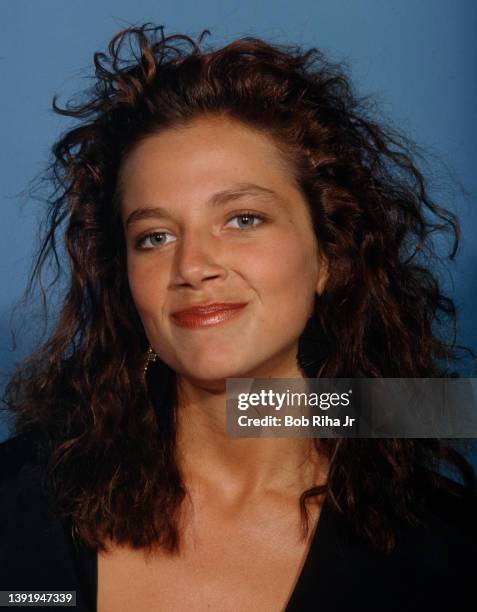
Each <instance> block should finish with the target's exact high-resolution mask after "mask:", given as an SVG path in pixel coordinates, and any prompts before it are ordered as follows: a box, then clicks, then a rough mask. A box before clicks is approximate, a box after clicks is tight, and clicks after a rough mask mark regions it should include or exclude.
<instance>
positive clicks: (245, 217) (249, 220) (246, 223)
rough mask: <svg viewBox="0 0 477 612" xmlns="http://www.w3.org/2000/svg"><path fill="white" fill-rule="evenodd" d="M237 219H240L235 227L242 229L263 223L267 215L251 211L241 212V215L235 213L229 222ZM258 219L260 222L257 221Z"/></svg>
mask: <svg viewBox="0 0 477 612" xmlns="http://www.w3.org/2000/svg"><path fill="white" fill-rule="evenodd" d="M235 219H237V221H238V223H237V225H235V228H236V229H241V230H244V229H249V228H254V227H256V226H257V225H261V224H262V223H263V222H264V221H265V217H263V216H262V215H258V214H256V213H251V212H244V213H240V214H239V215H234V216H233V217H232V218H231V219H230V221H229V223H231V222H232V221H234V220H235ZM257 220H258V223H257V222H256V221H257Z"/></svg>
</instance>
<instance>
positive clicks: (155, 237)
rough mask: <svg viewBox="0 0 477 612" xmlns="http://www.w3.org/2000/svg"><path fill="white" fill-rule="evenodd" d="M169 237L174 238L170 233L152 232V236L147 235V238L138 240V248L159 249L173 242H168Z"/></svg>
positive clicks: (143, 237)
mask: <svg viewBox="0 0 477 612" xmlns="http://www.w3.org/2000/svg"><path fill="white" fill-rule="evenodd" d="M167 236H170V237H172V238H174V237H173V236H172V234H169V232H152V233H150V234H146V235H145V236H141V237H140V238H138V239H137V241H136V248H138V249H158V248H160V247H163V246H164V245H166V244H169V242H171V241H170V240H167Z"/></svg>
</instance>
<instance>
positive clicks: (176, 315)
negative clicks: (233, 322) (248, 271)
mask: <svg viewBox="0 0 477 612" xmlns="http://www.w3.org/2000/svg"><path fill="white" fill-rule="evenodd" d="M246 305H247V304H246V303H231V302H221V303H218V302H216V303H214V304H204V305H198V306H191V307H190V308H184V309H183V310H176V311H175V312H173V313H172V320H173V321H174V323H176V325H179V326H180V327H185V328H187V329H201V328H204V327H211V326H212V325H218V324H219V323H223V322H224V321H228V320H230V319H232V318H234V317H236V316H238V315H239V314H240V313H241V312H242V310H243V309H244V308H245V306H246Z"/></svg>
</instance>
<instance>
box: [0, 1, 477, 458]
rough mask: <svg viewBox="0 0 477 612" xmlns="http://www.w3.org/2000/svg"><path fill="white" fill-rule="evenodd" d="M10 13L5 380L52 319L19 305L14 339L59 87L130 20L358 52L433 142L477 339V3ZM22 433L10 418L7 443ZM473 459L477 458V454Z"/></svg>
mask: <svg viewBox="0 0 477 612" xmlns="http://www.w3.org/2000/svg"><path fill="white" fill-rule="evenodd" d="M0 11H1V15H0V17H1V26H0V32H1V36H0V70H1V87H2V89H1V91H2V96H1V98H0V105H1V113H0V121H1V134H2V138H1V139H0V160H1V163H0V168H1V181H0V199H1V205H2V208H1V228H2V238H1V240H0V255H1V257H0V283H1V287H2V290H1V292H0V371H1V372H2V374H3V376H2V379H1V387H2V389H3V386H4V381H5V376H7V375H8V373H9V372H11V371H12V369H13V366H14V364H15V362H17V361H18V360H19V359H20V358H22V357H23V356H25V355H26V354H27V353H28V352H29V350H30V348H31V347H32V345H33V342H34V339H35V335H37V334H38V332H39V330H40V329H41V320H40V318H39V314H40V312H35V311H34V310H31V307H30V310H28V311H24V310H23V311H21V310H20V311H18V312H17V315H16V316H15V319H14V321H13V322H14V323H15V324H16V332H17V342H18V343H17V346H16V347H14V346H13V344H12V339H11V332H10V330H11V326H12V319H11V317H12V309H13V307H14V306H15V304H16V303H17V302H18V300H19V299H20V297H21V295H22V293H23V291H24V289H25V285H26V282H27V279H28V274H29V272H30V270H31V259H32V255H33V253H34V251H35V248H36V246H37V244H38V243H37V232H38V226H39V222H40V219H41V217H42V211H43V209H44V205H42V203H41V202H39V201H37V200H33V199H32V198H31V197H30V196H29V194H28V187H29V184H30V181H32V180H33V179H34V178H35V177H36V176H37V175H38V174H39V173H40V172H41V171H42V169H44V168H45V167H46V165H47V163H48V160H49V155H50V147H51V145H52V144H53V142H54V141H55V140H56V139H57V138H58V137H59V135H60V134H61V133H62V132H64V131H65V130H67V129H68V128H69V127H70V126H71V120H69V119H66V118H62V117H59V116H57V115H55V114H54V113H53V111H52V110H51V100H52V97H53V95H54V94H59V96H60V98H59V103H60V105H62V104H64V103H65V102H66V100H68V99H69V98H70V97H71V96H72V95H73V94H74V93H77V92H79V91H81V90H82V89H84V88H85V87H87V86H89V85H90V84H91V83H92V80H91V78H90V77H91V76H92V74H93V68H92V56H93V53H94V52H95V51H99V50H104V49H105V47H106V44H107V42H108V41H109V39H110V38H111V37H112V36H113V35H114V34H115V33H116V32H117V31H119V30H120V29H123V28H126V27H128V26H130V25H141V24H143V23H145V22H153V23H154V24H156V25H164V26H165V33H166V34H173V33H177V32H178V33H185V34H189V35H190V36H192V37H193V38H197V36H198V35H199V34H200V32H201V31H202V30H203V29H208V30H210V32H211V36H209V37H207V43H208V44H211V45H214V46H222V45H224V44H227V43H228V42H230V41H231V40H233V39H234V38H237V37H239V36H245V35H252V36H258V37H261V38H265V39H266V40H268V41H270V42H276V43H293V44H298V45H299V46H301V47H303V48H309V47H318V48H319V49H321V50H323V51H324V52H325V53H326V54H327V55H328V57H330V59H332V60H334V61H343V60H344V61H346V62H347V64H348V69H349V73H350V74H351V77H352V80H353V83H354V84H355V86H356V89H357V91H358V92H359V93H360V94H362V95H365V94H369V95H370V96H371V97H372V98H373V99H375V100H376V101H377V103H378V107H379V110H380V115H379V116H380V117H381V118H385V119H386V120H387V121H388V122H390V123H391V124H392V125H395V126H396V127H397V128H398V129H400V130H402V131H404V132H405V133H406V134H407V135H409V136H410V137H411V138H412V139H413V140H414V141H416V142H417V143H418V144H419V145H421V146H422V147H423V149H424V150H425V151H426V152H427V161H428V165H427V166H423V169H424V171H425V172H426V173H428V174H429V173H430V175H431V176H432V178H433V180H434V183H433V185H434V187H433V189H432V190H431V193H432V195H433V196H434V198H435V199H436V201H437V202H438V203H441V204H442V205H444V206H445V207H447V208H449V209H450V210H452V211H454V212H455V213H456V214H457V215H458V216H459V218H460V220H461V223H462V229H463V236H462V241H461V247H460V250H459V253H458V256H457V260H456V262H455V264H452V265H450V266H448V268H447V272H446V273H444V274H443V275H442V276H441V279H442V281H443V283H444V287H445V289H446V291H447V293H448V294H449V295H450V296H451V297H452V298H453V300H454V301H455V303H456V305H457V308H458V315H459V329H458V339H459V340H460V342H462V343H464V344H466V345H467V346H470V347H472V348H474V350H475V349H476V348H477V326H476V317H477V313H476V311H475V308H474V304H475V303H476V300H477V282H476V269H477V240H476V239H475V232H476V230H477V203H476V197H477V178H476V173H475V160H476V159H477V95H476V93H477V84H476V74H477V47H476V44H475V32H476V31H477V3H476V2H475V1H474V0H419V1H418V2H416V0H400V1H399V2H398V1H397V0H295V2H285V1H283V0H274V1H272V0H261V1H260V0H242V1H241V2H240V4H239V3H236V2H227V0H225V1H219V0H203V1H202V2H200V3H198V2H194V1H192V0H162V1H157V0H140V1H136V2H131V1H130V0H96V1H93V0H83V1H82V2H65V1H64V0H16V1H15V2H13V1H11V0H0ZM459 185H460V187H459ZM112 350H114V347H112ZM464 367H465V366H463V368H464ZM462 374H463V375H471V373H470V371H469V370H465V369H464V370H463V371H462ZM474 375H475V373H474ZM8 435H9V430H8V428H7V425H6V423H5V420H4V419H3V418H2V416H1V415H0V439H3V438H5V437H8ZM472 460H473V462H474V464H477V458H476V456H475V455H474V456H473V457H472Z"/></svg>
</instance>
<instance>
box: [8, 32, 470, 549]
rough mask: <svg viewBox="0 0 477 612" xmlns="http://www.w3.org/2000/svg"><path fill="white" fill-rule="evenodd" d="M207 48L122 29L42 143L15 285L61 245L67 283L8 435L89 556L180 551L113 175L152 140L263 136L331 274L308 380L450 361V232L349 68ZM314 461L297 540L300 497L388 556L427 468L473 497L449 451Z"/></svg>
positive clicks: (249, 47) (404, 446)
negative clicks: (242, 128) (254, 132)
mask: <svg viewBox="0 0 477 612" xmlns="http://www.w3.org/2000/svg"><path fill="white" fill-rule="evenodd" d="M206 33H207V31H204V32H203V33H202V35H201V36H200V37H199V39H198V40H197V41H194V40H193V39H191V38H190V37H188V36H185V35H178V34H177V35H170V36H166V35H165V34H164V29H163V27H162V26H161V27H154V26H151V25H149V24H146V25H144V26H142V27H139V28H128V29H127V30H124V31H122V32H120V33H119V34H117V35H116V36H115V37H114V38H113V40H112V41H111V42H110V44H109V48H108V53H96V54H95V55H94V64H95V68H96V71H95V74H96V78H95V81H94V84H93V85H92V86H91V87H90V88H89V89H88V90H87V91H86V92H85V93H84V94H83V98H80V99H79V100H78V99H76V102H74V103H73V102H70V103H69V104H67V105H66V106H65V107H60V106H59V105H58V103H57V99H56V97H55V98H54V99H53V109H54V110H55V111H56V112H57V113H59V114H61V115H66V116H67V117H69V118H72V119H74V120H75V121H76V122H77V124H76V126H74V127H72V128H71V129H70V130H69V131H67V132H66V133H65V134H64V135H63V136H62V137H61V138H60V139H59V140H58V141H57V142H56V144H55V145H54V146H53V158H52V163H51V166H50V167H49V171H48V172H47V177H48V180H50V181H51V185H52V191H51V197H50V198H49V209H48V214H47V216H46V226H45V232H44V235H43V238H42V243H41V246H40V249H39V252H38V256H37V259H36V260H35V261H36V263H35V265H34V268H33V272H32V277H31V279H30V287H31V284H32V283H33V282H34V280H35V279H37V280H38V279H39V280H40V284H41V277H42V271H44V269H45V268H46V267H47V266H48V265H49V263H50V262H53V264H55V262H56V266H57V272H59V271H60V270H61V267H62V264H61V257H62V255H61V253H60V252H59V246H58V245H59V244H63V245H64V247H65V249H66V254H67V261H68V264H69V267H68V270H67V273H66V274H67V280H68V286H67V288H66V291H65V293H64V296H63V297H64V299H63V302H62V303H61V304H60V308H59V310H58V315H57V319H56V322H55V326H54V329H52V330H51V332H50V334H49V336H48V337H47V338H46V339H45V340H44V341H43V342H42V343H41V344H40V346H39V348H37V349H36V350H35V352H34V353H33V354H32V355H31V356H30V357H29V358H27V359H26V360H25V361H24V362H23V363H22V364H20V366H19V367H18V368H17V371H16V372H15V373H14V375H13V377H12V378H11V380H10V383H9V385H8V387H7V391H6V395H5V400H6V403H7V406H8V408H9V410H10V411H11V413H12V414H13V415H14V418H15V422H16V425H15V427H16V432H17V434H19V435H24V436H31V437H32V438H34V440H35V441H36V442H37V446H38V448H39V449H40V455H41V456H42V457H43V458H45V460H46V461H47V466H48V477H49V482H50V485H51V491H52V496H53V499H54V504H55V509H56V512H57V513H58V515H59V516H64V517H69V518H70V519H71V520H72V524H73V527H74V533H75V534H76V536H77V537H78V538H79V539H80V540H81V541H82V542H83V543H84V544H86V545H88V546H91V547H97V548H99V549H104V543H105V539H106V538H108V537H110V538H113V539H114V540H115V541H117V542H119V543H123V544H128V545H130V546H132V547H135V548H140V547H143V548H154V547H162V548H163V549H165V550H170V551H177V550H178V548H179V545H180V533H179V529H178V524H179V523H178V521H179V513H180V508H181V502H182V501H183V499H184V497H185V495H186V493H187V491H186V486H185V484H184V482H183V481H182V478H181V474H180V471H179V469H178V467H177V464H176V461H175V443H176V442H175V438H176V436H175V425H174V419H173V416H172V415H173V410H174V405H175V402H176V399H177V398H176V389H175V383H176V380H175V373H174V372H173V371H171V370H170V369H169V368H168V366H167V365H165V364H164V363H162V362H161V361H158V362H156V363H154V364H152V365H151V366H150V368H149V370H148V374H147V376H146V377H144V372H143V368H144V355H145V351H146V349H147V346H148V342H147V338H146V336H145V333H144V329H143V327H142V324H141V321H140V319H139V316H138V313H137V311H136V308H135V305H134V302H133V299H132V296H131V293H130V290H129V287H128V280H127V273H126V253H125V244H124V236H123V231H122V228H121V224H120V220H119V214H118V211H119V206H120V202H121V193H120V190H119V189H118V173H119V171H120V167H121V162H122V161H123V160H124V159H125V157H126V156H127V155H128V152H129V151H131V149H132V147H134V146H135V145H136V144H137V143H138V142H139V141H140V140H141V139H144V138H146V137H147V136H148V135H151V134H156V133H159V132H160V131H161V130H165V129H167V128H170V127H177V126H181V125H186V124H187V123H188V122H190V121H191V120H193V119H194V118H197V117H201V116H204V115H209V116H213V115H222V116H227V117H230V118H233V119H235V120H238V121H241V122H243V123H244V124H246V125H249V126H251V127H253V128H255V129H258V130H261V131H263V132H264V133H266V134H267V135H268V136H269V137H271V138H272V139H273V140H274V142H275V143H276V145H277V147H278V148H279V149H280V151H281V153H282V154H283V156H284V157H285V158H286V159H287V160H288V161H289V162H290V165H291V167H292V168H293V171H294V178H295V180H296V183H297V185H298V186H299V187H300V189H302V191H303V193H304V194H305V195H306V197H307V200H308V203H309V206H310V211H311V214H312V218H313V224H314V229H315V232H316V235H317V238H318V241H319V244H320V245H321V248H322V251H323V253H324V255H325V256H326V258H327V260H328V263H329V269H330V271H331V274H330V278H329V280H328V284H327V286H326V289H325V291H324V292H323V294H322V295H321V296H319V297H317V299H316V309H315V314H314V315H313V317H312V318H311V319H310V321H309V322H308V324H307V326H306V329H305V330H304V331H303V334H302V337H301V338H300V351H299V358H300V361H301V364H302V366H303V367H304V369H305V371H306V373H307V375H308V376H316V377H355V376H359V377H436V376H448V375H450V373H451V368H452V364H453V362H454V359H455V358H456V343H455V319H456V313H455V308H454V305H453V302H452V300H451V299H449V298H448V297H446V296H445V295H444V294H443V292H442V290H441V286H440V282H439V280H438V278H437V276H436V274H435V273H434V272H433V265H434V264H435V262H436V261H437V255H436V253H435V249H434V248H433V241H432V240H431V238H432V236H431V235H432V234H433V233H435V232H448V233H449V234H450V236H451V239H452V240H451V241H452V247H451V253H450V255H449V256H450V257H451V258H452V257H453V256H454V254H455V252H456V249H457V244H458V239H459V226H458V222H457V219H456V218H455V216H454V215H453V214H452V213H451V212H449V211H447V210H446V209H445V208H443V207H441V206H439V205H438V204H437V203H435V202H434V201H433V200H432V199H431V197H430V195H429V188H428V186H427V183H426V180H425V178H424V176H423V174H422V173H421V172H420V170H419V169H418V167H417V165H416V162H415V155H414V153H413V151H414V149H413V145H412V143H411V142H410V141H409V140H408V139H406V138H404V137H403V136H401V135H399V133H397V132H396V130H394V129H391V128H389V127H386V126H384V125H383V122H382V121H381V122H379V121H376V120H374V119H373V105H372V103H370V100H369V99H367V98H362V97H358V96H357V95H356V93H355V92H354V89H353V87H352V85H351V83H350V79H349V77H348V76H347V72H346V69H345V68H343V66H342V65H340V64H335V63H332V62H330V61H329V60H328V59H327V58H326V57H325V56H324V55H323V54H322V53H321V52H319V51H318V50H316V49H310V50H308V51H306V52H304V51H303V50H301V49H300V48H297V47H293V46H287V45H272V44H268V43H267V42H264V41H262V40H260V39H257V38H252V37H244V38H241V39H238V40H235V41H233V42H232V43H230V44H228V45H226V46H225V47H223V48H220V49H216V50H213V49H212V50H208V51H206V50H204V48H203V47H204V42H203V39H204V35H205V34H206ZM58 278H59V274H56V278H55V279H54V280H56V282H58ZM449 329H450V330H451V333H450V334H448V333H447V332H448V330H449ZM446 330H447V331H446ZM446 333H447V336H450V337H447V336H446ZM317 444H318V442H317ZM319 448H320V452H323V453H325V454H326V456H327V459H328V461H329V473H328V477H327V482H326V483H325V484H323V485H320V486H319V487H314V488H312V489H309V490H307V491H304V492H303V494H302V495H301V497H300V499H299V503H300V507H301V512H302V518H303V526H304V531H305V532H306V530H307V528H308V511H307V502H308V500H309V499H311V498H313V497H316V496H324V495H326V496H327V500H328V502H329V504H330V505H331V507H332V508H333V509H334V510H335V511H336V512H339V513H340V514H342V515H344V516H345V517H346V518H347V520H348V521H349V524H350V525H351V526H352V527H353V528H354V530H355V532H356V533H357V534H358V536H359V537H361V538H363V539H364V540H365V541H367V542H368V543H369V544H370V545H371V546H372V547H374V548H375V549H376V550H380V551H384V552H389V551H391V550H392V549H393V547H394V545H395V542H396V533H397V529H398V528H399V526H401V525H404V524H408V525H412V524H416V525H417V524H420V523H421V522H422V521H423V520H425V510H424V509H425V499H424V497H425V495H424V491H428V490H429V488H434V489H435V488H439V487H441V486H444V484H443V483H444V482H446V481H445V479H444V478H442V476H440V475H439V470H440V467H441V465H442V462H451V463H453V464H454V465H455V466H456V467H457V468H458V469H459V471H460V473H461V475H462V477H463V479H464V480H465V482H466V483H467V485H468V488H469V490H470V489H471V488H472V487H474V489H473V490H474V491H475V475H474V473H473V470H472V468H471V467H470V465H469V464H468V463H467V461H466V460H465V459H464V458H463V456H462V455H460V453H458V452H457V451H456V450H455V449H454V448H453V447H452V446H451V445H449V444H447V443H446V442H445V441H440V440H436V439H374V440H359V439H358V440H357V439H322V440H320V441H319Z"/></svg>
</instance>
